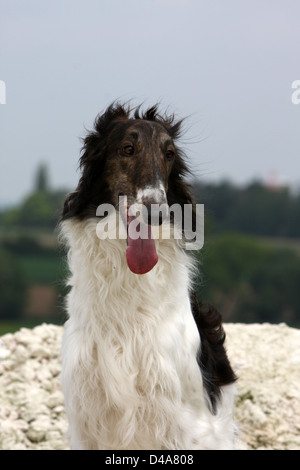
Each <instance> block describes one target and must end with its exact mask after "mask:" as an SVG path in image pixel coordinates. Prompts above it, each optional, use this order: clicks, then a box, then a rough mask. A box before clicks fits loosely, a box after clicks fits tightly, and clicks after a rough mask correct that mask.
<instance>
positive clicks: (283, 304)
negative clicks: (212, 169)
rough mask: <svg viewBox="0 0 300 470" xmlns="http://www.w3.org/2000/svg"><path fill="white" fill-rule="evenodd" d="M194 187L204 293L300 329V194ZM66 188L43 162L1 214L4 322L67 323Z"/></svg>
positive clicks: (237, 317) (231, 313) (232, 309)
mask: <svg viewBox="0 0 300 470" xmlns="http://www.w3.org/2000/svg"><path fill="white" fill-rule="evenodd" d="M193 191H194V196H195V199H196V201H197V202H198V203H204V205H205V243H204V247H203V248H202V250H200V252H199V253H198V254H197V258H198V261H199V266H200V275H199V277H198V279H197V282H196V288H197V290H198V293H199V295H200V296H201V297H202V298H204V299H206V300H208V301H210V302H212V303H214V304H215V305H216V307H217V308H219V310H220V311H221V312H222V314H223V318H224V320H225V321H239V322H263V321H268V322H280V321H284V322H286V323H288V324H289V325H292V326H297V327H299V326H300V289H299V287H300V239H299V236H300V195H299V194H293V193H292V192H291V191H290V190H289V188H286V187H282V188H267V187H265V186H264V185H263V184H262V183H260V182H258V181H257V182H251V183H249V184H248V185H247V186H245V187H243V188H241V187H238V186H235V185H233V184H232V183H230V182H225V181H223V182H219V183H204V182H200V181H195V182H194V183H193ZM67 192H68V191H66V190H53V189H51V187H50V184H49V178H48V172H47V167H46V166H45V165H41V166H40V167H39V168H38V170H37V173H36V177H35V181H34V187H33V190H32V192H31V193H30V194H29V195H28V196H27V197H25V198H24V200H23V201H22V202H21V203H20V204H19V205H18V206H17V207H14V208H9V209H5V210H2V211H1V212H0V320H1V319H2V320H4V319H24V318H28V317H36V318H37V319H38V321H39V322H40V321H56V322H59V323H63V321H64V313H63V298H64V295H65V293H66V290H65V288H64V279H65V277H66V275H67V268H66V265H65V263H64V259H63V253H62V252H61V250H60V249H59V247H58V246H57V242H56V236H55V233H54V232H55V227H56V224H57V220H58V214H59V211H60V209H61V207H62V204H63V200H64V198H65V195H66V193H67Z"/></svg>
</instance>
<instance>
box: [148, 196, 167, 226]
mask: <svg viewBox="0 0 300 470" xmlns="http://www.w3.org/2000/svg"><path fill="white" fill-rule="evenodd" d="M144 206H145V208H146V210H145V212H144V214H145V215H144V222H145V223H147V224H148V225H161V224H162V223H163V221H164V220H166V218H167V216H168V214H169V206H168V204H167V202H166V201H165V200H164V201H163V202H161V203H158V202H157V201H156V200H155V199H148V200H147V201H145V203H144ZM145 218H146V220H145Z"/></svg>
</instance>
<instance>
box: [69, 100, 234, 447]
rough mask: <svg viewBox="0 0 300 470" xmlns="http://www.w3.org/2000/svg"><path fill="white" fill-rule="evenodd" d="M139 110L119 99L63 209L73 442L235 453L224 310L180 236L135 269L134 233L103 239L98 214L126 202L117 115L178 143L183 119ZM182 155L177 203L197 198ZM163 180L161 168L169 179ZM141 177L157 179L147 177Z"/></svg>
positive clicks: (170, 186)
mask: <svg viewBox="0 0 300 470" xmlns="http://www.w3.org/2000/svg"><path fill="white" fill-rule="evenodd" d="M138 113H139V111H137V112H136V114H135V117H134V119H131V118H130V117H129V110H126V109H125V108H123V107H121V106H120V105H115V104H114V105H112V106H111V107H110V108H108V110H107V111H106V113H104V114H103V115H102V116H101V117H99V118H98V121H97V122H96V126H95V131H94V132H93V133H92V134H90V135H89V136H88V137H87V138H86V140H85V147H84V153H83V157H82V158H81V167H82V177H81V180H80V182H79V185H78V188H77V191H75V192H74V193H72V194H71V195H70V196H69V197H68V198H67V200H66V203H65V206H64V211H63V214H62V221H61V237H62V240H63V241H64V243H65V244H66V246H67V248H68V263H69V268H70V272H71V276H70V279H69V285H70V286H71V290H70V293H69V294H68V299H67V311H68V315H69V319H68V320H67V322H66V326H65V332H64V338H63V347H62V385H63V390H64V396H65V406H66V412H67V416H68V420H69V434H70V439H71V445H72V448H73V449H131V450H132V449H231V448H233V445H234V423H233V419H232V408H233V398H234V385H233V383H234V381H235V376H234V374H233V371H232V369H231V367H230V364H229V362H228V359H227V356H226V353H225V349H224V345H223V343H224V339H225V335H224V332H223V329H222V326H221V317H220V314H218V312H217V311H216V310H215V309H214V308H213V307H212V306H207V307H204V306H203V305H202V304H201V303H200V302H199V301H198V300H197V298H196V296H195V293H194V292H193V288H192V276H193V273H194V271H195V267H194V262H193V258H192V257H191V256H190V255H188V254H187V253H186V252H185V251H184V250H183V249H182V247H181V244H180V242H179V241H178V240H175V239H174V238H173V239H163V238H160V239H158V240H155V245H156V250H157V254H158V259H159V261H158V263H157V264H156V265H155V266H154V267H153V268H152V269H151V270H150V271H149V272H147V273H146V274H143V275H137V274H134V273H133V272H131V271H130V270H129V268H128V266H127V262H126V257H125V254H124V253H125V250H126V240H125V239H116V240H112V239H109V238H107V239H105V240H104V239H100V238H99V237H98V236H97V234H98V235H99V232H101V231H102V230H103V224H104V223H106V222H107V218H104V219H101V220H99V218H97V217H95V210H96V207H97V205H99V204H101V203H102V202H113V203H114V204H115V205H116V202H115V196H114V192H115V188H116V187H119V186H122V184H123V183H118V177H119V174H116V173H114V178H116V179H117V182H116V183H115V182H114V181H113V180H112V179H111V174H110V173H108V172H107V167H108V166H109V165H111V164H112V165H113V166H114V165H115V167H114V171H115V170H116V167H117V165H118V162H116V163H114V162H111V161H110V157H109V155H110V152H116V150H111V148H113V149H114V147H113V146H112V147H111V146H110V147H109V145H108V142H110V145H112V144H111V142H112V141H115V140H117V139H120V141H121V140H122V138H123V135H122V132H124V129H123V128H122V129H120V128H119V129H117V131H118V132H117V135H116V133H115V134H114V129H115V128H114V125H115V124H116V122H117V121H118V122H119V121H120V120H121V121H122V123H123V124H124V123H125V124H126V123H127V122H128V121H129V120H130V124H131V125H132V124H135V122H137V121H142V122H143V125H149V122H150V123H151V122H155V123H156V124H158V126H161V125H163V127H164V131H163V132H166V133H167V134H169V136H170V138H171V139H172V140H174V139H175V138H176V133H178V131H179V124H178V125H177V128H176V129H175V130H176V132H175V130H174V126H175V124H174V121H173V118H169V119H167V118H165V119H163V118H161V117H159V116H158V115H157V109H156V108H151V109H150V110H148V112H147V113H145V114H144V115H142V116H140V115H139V114H138ZM116 116H117V117H116ZM162 123H164V124H162ZM172 126H173V135H172ZM154 131H155V132H156V133H159V131H160V129H159V128H158V127H157V126H156V127H154ZM154 131H153V132H154ZM126 132H127V131H126ZM143 132H144V128H143ZM145 132H146V131H145ZM151 132H152V131H151ZM142 135H143V136H144V138H145V139H146V137H145V136H146V134H142ZM155 136H156V134H155V133H154V134H153V139H154V138H155ZM153 142H154V140H153ZM143 145H144V147H145V148H146V143H144V144H143ZM105 149H106V150H105ZM174 153H175V156H174V159H175V161H172V163H173V165H172V168H171V170H170V169H169V167H168V174H167V177H166V179H165V181H164V186H165V189H166V196H167V199H168V202H169V204H170V200H171V199H173V200H176V187H178V198H177V201H179V203H182V204H183V203H184V202H186V201H191V197H190V194H189V191H188V188H187V186H185V183H184V180H183V173H184V172H185V171H186V170H187V169H186V166H185V164H184V161H183V157H182V154H179V151H177V147H175V152H174ZM111 155H114V154H113V153H111ZM145 155H146V157H145V162H146V159H147V158H148V157H147V155H148V154H146V153H145ZM149 158H150V157H149ZM151 161H152V160H151ZM144 164H145V163H144ZM126 165H131V163H126ZM126 168H129V167H128V166H127V167H126ZM162 168H164V167H163V166H162ZM123 171H125V170H124V167H123ZM130 171H132V168H131V167H130ZM166 173H167V172H166ZM163 176H164V173H163V170H161V172H160V175H159V178H160V181H162V180H163ZM156 177H157V174H156ZM143 178H144V176H143V174H141V173H140V174H139V178H137V179H136V181H137V183H136V184H135V185H134V184H132V180H130V178H129V177H128V179H127V182H126V183H127V184H128V187H129V188H130V189H129V190H128V191H129V193H128V194H129V195H134V194H136V190H135V188H139V189H140V188H141V185H140V183H139V181H140V180H143ZM141 184H142V185H144V187H145V186H146V187H149V182H147V181H144V182H143V181H142V182H141ZM176 184H178V186H176ZM122 191H123V189H122ZM130 191H131V194H130ZM93 211H94V212H93ZM109 217H110V216H109ZM121 230H125V228H124V227H123V228H121ZM162 230H164V224H162Z"/></svg>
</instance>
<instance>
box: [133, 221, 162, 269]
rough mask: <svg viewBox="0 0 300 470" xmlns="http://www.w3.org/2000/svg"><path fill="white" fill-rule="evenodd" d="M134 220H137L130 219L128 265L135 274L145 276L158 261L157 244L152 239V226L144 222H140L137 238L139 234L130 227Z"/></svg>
mask: <svg viewBox="0 0 300 470" xmlns="http://www.w3.org/2000/svg"><path fill="white" fill-rule="evenodd" d="M133 220H135V217H131V216H129V217H128V239H127V242H128V245H127V249H126V259H127V264H128V267H129V269H130V271H132V272H133V273H135V274H145V273H147V272H149V271H151V269H152V268H153V267H154V266H155V265H156V263H157V261H158V256H157V253H156V248H155V242H154V240H153V238H151V226H150V225H146V224H144V223H143V222H140V223H139V226H137V227H136V228H137V229H138V228H139V230H137V232H139V236H138V238H136V235H137V233H136V232H135V231H134V233H133V230H134V229H133V228H132V226H131V225H130V222H132V221H133ZM134 235H135V236H134ZM135 238H136V239H135Z"/></svg>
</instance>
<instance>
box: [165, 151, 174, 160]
mask: <svg viewBox="0 0 300 470" xmlns="http://www.w3.org/2000/svg"><path fill="white" fill-rule="evenodd" d="M166 157H167V160H169V161H170V160H173V158H174V157H175V152H174V150H173V149H167V151H166Z"/></svg>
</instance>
